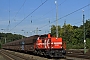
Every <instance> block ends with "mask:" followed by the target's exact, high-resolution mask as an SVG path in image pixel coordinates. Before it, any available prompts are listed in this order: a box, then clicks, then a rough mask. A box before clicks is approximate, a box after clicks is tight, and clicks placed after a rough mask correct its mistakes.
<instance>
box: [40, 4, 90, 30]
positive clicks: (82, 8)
mask: <svg viewBox="0 0 90 60" xmlns="http://www.w3.org/2000/svg"><path fill="white" fill-rule="evenodd" d="M88 6H90V4H88V5H85V6H84V7H81V8H79V9H77V10H75V11H73V12H71V13H69V14H67V15H65V16H63V17H61V18H59V19H58V20H61V19H63V18H65V17H67V16H69V15H71V14H73V13H75V12H77V11H79V10H81V9H83V8H86V7H88ZM54 22H56V20H54V21H52V22H51V23H54ZM51 23H50V24H51ZM48 25H49V24H46V25H44V26H42V27H39V29H41V28H44V27H46V26H48Z"/></svg>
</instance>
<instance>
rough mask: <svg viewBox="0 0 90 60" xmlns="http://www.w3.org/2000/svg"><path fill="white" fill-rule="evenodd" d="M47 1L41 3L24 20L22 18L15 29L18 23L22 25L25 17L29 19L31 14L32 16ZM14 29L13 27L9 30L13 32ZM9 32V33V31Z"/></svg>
mask: <svg viewBox="0 0 90 60" xmlns="http://www.w3.org/2000/svg"><path fill="white" fill-rule="evenodd" d="M47 1H48V0H45V1H44V2H43V3H41V4H40V5H39V6H38V7H37V8H36V9H35V10H33V11H32V12H31V13H30V14H28V15H27V16H26V17H25V18H23V19H22V20H21V21H20V22H19V23H18V24H17V25H15V27H17V26H18V25H19V24H20V23H22V22H23V21H24V20H25V19H26V18H27V17H29V16H30V15H31V14H33V13H34V12H35V11H36V10H38V9H39V8H40V7H41V6H42V5H43V4H45V3H46V2H47ZM15 27H13V28H12V29H11V30H13V29H14V28H15ZM11 30H10V31H11Z"/></svg>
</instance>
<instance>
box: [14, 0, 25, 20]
mask: <svg viewBox="0 0 90 60" xmlns="http://www.w3.org/2000/svg"><path fill="white" fill-rule="evenodd" d="M25 2H26V0H25V1H24V3H23V4H22V6H21V7H20V9H19V10H18V11H17V13H16V14H15V16H14V18H13V19H14V20H15V18H16V16H17V15H18V13H19V12H20V10H21V9H22V8H23V6H24V5H25Z"/></svg>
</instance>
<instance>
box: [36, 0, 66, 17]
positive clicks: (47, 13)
mask: <svg viewBox="0 0 90 60" xmlns="http://www.w3.org/2000/svg"><path fill="white" fill-rule="evenodd" d="M65 2H66V0H64V1H63V2H61V3H60V4H59V5H58V6H60V5H62V4H63V3H65ZM54 9H55V7H54V8H53V9H51V10H50V11H48V12H47V13H45V14H44V15H42V16H41V17H40V18H42V17H43V16H45V15H47V14H49V13H50V12H52V11H53V10H54ZM40 18H38V19H40Z"/></svg>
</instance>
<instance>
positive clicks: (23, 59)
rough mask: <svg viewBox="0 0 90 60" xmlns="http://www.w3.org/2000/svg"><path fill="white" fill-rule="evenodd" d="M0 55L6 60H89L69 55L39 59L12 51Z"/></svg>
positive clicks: (1, 51)
mask: <svg viewBox="0 0 90 60" xmlns="http://www.w3.org/2000/svg"><path fill="white" fill-rule="evenodd" d="M0 53H1V54H2V55H4V56H5V57H7V60H90V59H85V58H84V59H83V58H77V57H74V56H72V57H71V55H69V56H66V58H58V59H55V58H52V59H51V58H45V57H40V56H35V55H30V54H25V53H19V52H14V51H9V50H4V49H2V50H0Z"/></svg>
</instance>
